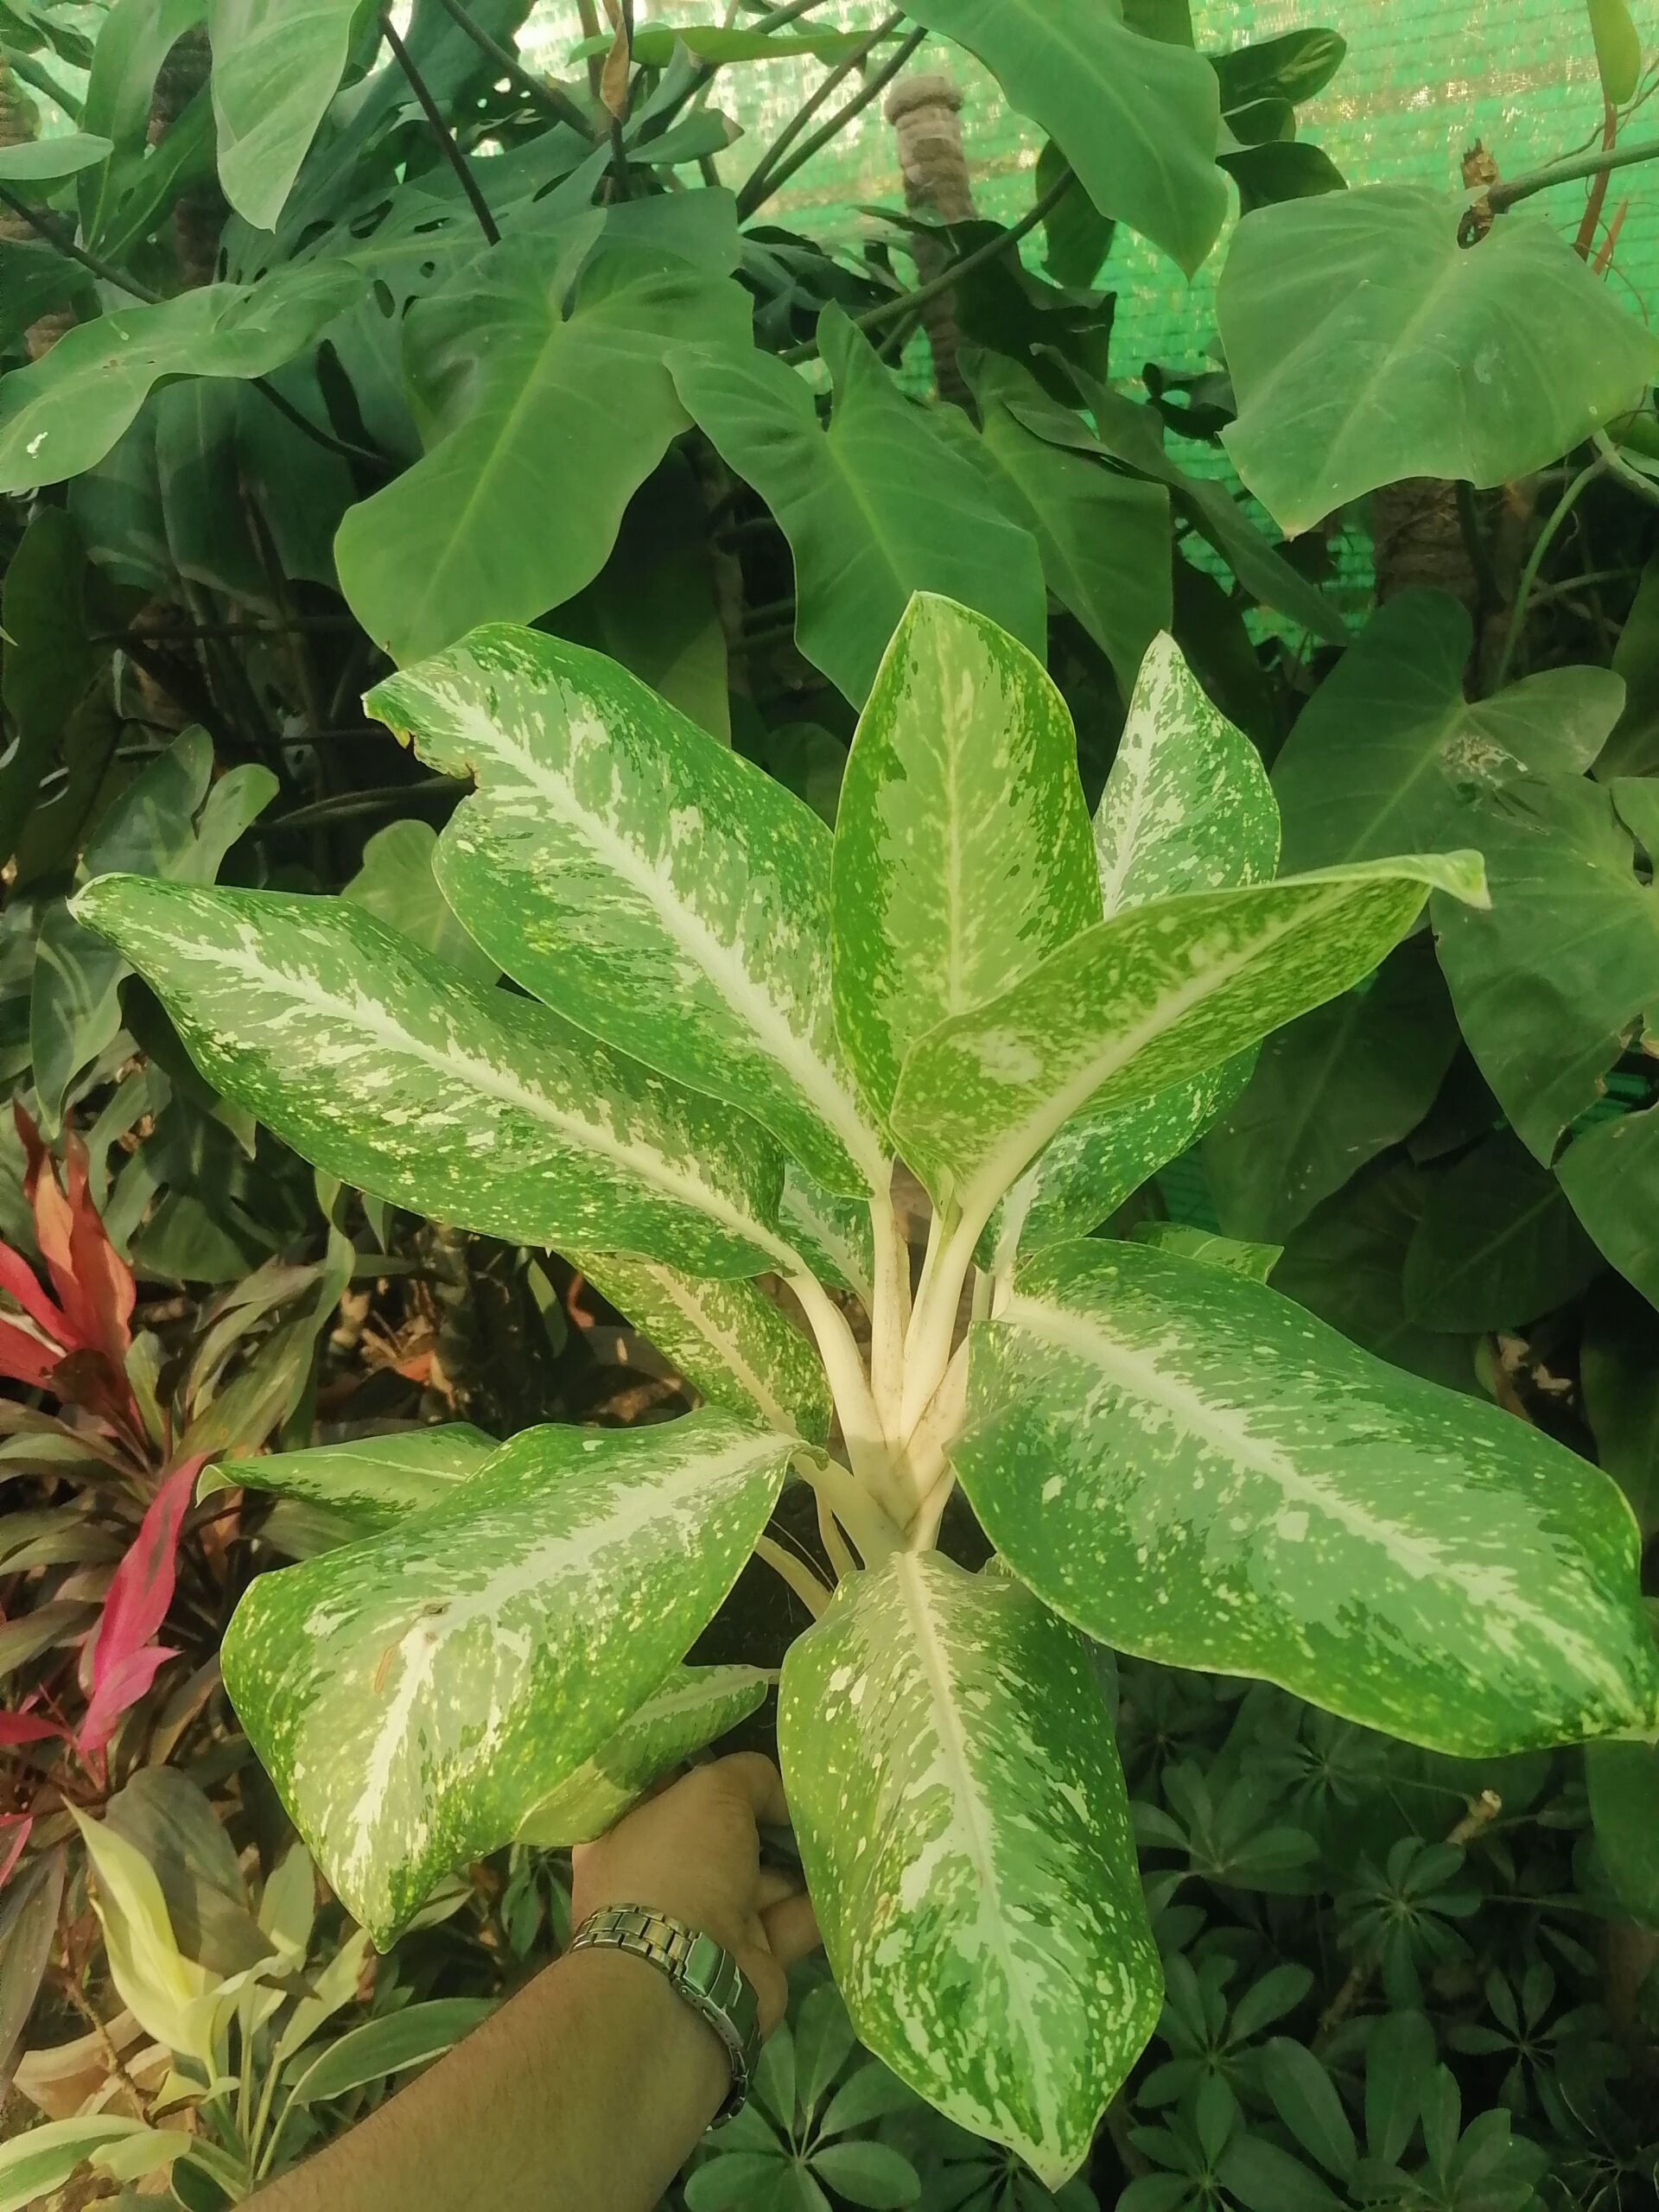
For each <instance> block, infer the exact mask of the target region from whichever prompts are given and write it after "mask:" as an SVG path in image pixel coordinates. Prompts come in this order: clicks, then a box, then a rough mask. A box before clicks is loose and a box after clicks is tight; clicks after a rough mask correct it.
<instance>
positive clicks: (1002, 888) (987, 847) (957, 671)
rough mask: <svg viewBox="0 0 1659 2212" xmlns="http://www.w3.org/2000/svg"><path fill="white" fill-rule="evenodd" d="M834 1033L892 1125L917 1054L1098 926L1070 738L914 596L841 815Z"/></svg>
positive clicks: (983, 627)
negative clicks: (910, 1055) (934, 1033)
mask: <svg viewBox="0 0 1659 2212" xmlns="http://www.w3.org/2000/svg"><path fill="white" fill-rule="evenodd" d="M833 882H834V930H835V940H834V954H833V961H832V969H833V974H834V980H835V1007H836V1029H837V1031H838V1033H839V1034H840V1037H841V1041H842V1046H844V1047H845V1050H846V1053H847V1057H848V1058H849V1060H850V1061H851V1063H852V1065H853V1069H854V1071H855V1074H856V1076H857V1077H858V1080H859V1084H860V1085H861V1089H862V1090H863V1093H864V1096H865V1097H866V1099H867V1100H868V1102H869V1103H870V1105H871V1107H872V1109H874V1112H875V1113H877V1114H878V1115H880V1116H883V1117H885V1116H886V1114H887V1109H888V1108H889V1107H890V1106H891V1104H892V1103H893V1091H894V1090H895V1089H896V1088H897V1086H898V1082H899V1069H900V1068H901V1067H902V1065H904V1059H905V1055H906V1052H908V1051H909V1050H910V1047H911V1046H912V1045H913V1044H914V1043H915V1042H916V1041H917V1039H918V1038H919V1037H922V1036H923V1035H925V1033H926V1032H927V1031H928V1030H930V1029H933V1028H936V1027H938V1024H939V1023H940V1022H941V1021H944V1020H949V1018H950V1015H952V1014H965V1013H967V1012H968V1011H969V1008H970V1007H976V1006H982V1005H983V1004H984V1003H985V1001H987V1000H988V999H994V998H996V997H997V996H999V995H1001V993H1002V992H1003V991H1006V990H1007V989H1008V988H1010V987H1011V986H1012V985H1013V984H1014V983H1016V982H1018V981H1019V979H1020V976H1023V975H1024V974H1025V973H1026V972H1027V969H1031V968H1034V967H1035V966H1036V964H1037V963H1038V962H1039V960H1041V959H1043V958H1045V957H1046V956H1047V955H1048V954H1049V953H1051V952H1054V951H1057V950H1058V949H1059V947H1060V946H1061V945H1063V944H1065V942H1066V940H1067V938H1071V937H1075V936H1076V934H1077V931H1079V930H1084V929H1087V928H1088V927H1089V926H1090V924H1091V923H1093V922H1097V921H1098V920H1099V919H1100V889H1099V885H1098V882H1097V880H1096V872H1095V863H1094V857H1093V855H1092V852H1091V850H1090V842H1089V817H1088V813H1087V810H1086V809H1085V807H1084V798H1083V786H1082V785H1081V784H1080V783H1079V782H1078V780H1077V733H1076V731H1075V730H1074V729H1073V728H1072V727H1071V715H1070V713H1069V712H1068V711H1067V709H1066V704H1065V700H1064V699H1062V698H1061V696H1060V695H1059V693H1058V690H1056V689H1055V687H1054V684H1053V683H1052V680H1051V678H1050V677H1049V675H1048V673H1047V671H1046V669H1045V668H1044V667H1043V665H1042V663H1041V662H1040V661H1039V660H1038V659H1037V658H1035V657H1034V656H1033V654H1032V653H1030V652H1027V649H1026V647H1025V646H1024V645H1021V644H1020V641H1019V639H1017V638H1012V637H1010V636H1009V635H1008V633H1007V631H1006V630H1001V629H999V628H998V627H997V626H996V624H995V622H992V621H990V620H988V619H987V618H986V617H985V616H984V615H982V614H976V613H974V612H973V611H972V610H971V609H970V608H969V607H959V606H957V603H956V602H955V601H953V600H949V599H941V598H939V597H938V596H937V595H935V594H932V593H931V592H918V594H916V596H915V597H914V598H913V599H912V601H911V602H910V605H909V606H908V607H907V608H906V611H905V616H904V620H902V621H901V622H900V623H899V627H898V629H897V630H896V631H895V632H893V639H892V642H891V643H890V644H889V645H888V647H887V652H886V653H885V654H884V655H883V656H882V660H881V665H880V668H879V669H878V670H877V671H876V677H875V683H874V686H873V687H872V689H871V691H870V696H869V698H868V702H866V704H865V708H864V711H863V713H862V714H861V715H860V717H859V722H858V730H857V734H856V735H855V737H854V739H853V747H852V751H851V753H850V754H849V757H848V761H847V772H846V774H845V775H844V777H843V778H842V785H841V803H840V805H839V808H838V810H837V811H836V840H835V868H834V876H833Z"/></svg>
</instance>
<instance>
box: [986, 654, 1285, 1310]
mask: <svg viewBox="0 0 1659 2212" xmlns="http://www.w3.org/2000/svg"><path fill="white" fill-rule="evenodd" d="M1095 852H1096V859H1097V861H1098V864H1099V869H1100V890H1101V901H1102V905H1103V908H1104V911H1105V915H1106V918H1107V919H1108V920H1109V919H1110V918H1111V917H1112V916H1113V915H1114V914H1122V913H1127V912H1128V911H1129V910H1130V909H1131V908H1133V907H1136V906H1146V905H1147V904H1148V903H1149V902H1150V901H1151V900H1153V899H1173V898H1178V897H1180V896H1182V895H1183V894H1186V893H1193V892H1198V891H1225V890H1230V889H1232V888H1233V887H1235V886H1236V885H1240V884H1248V883H1265V882H1267V881H1268V879H1269V878H1270V877H1271V875H1272V874H1273V872H1274V868H1276V867H1277V866H1278V864H1279V809H1278V805H1277V804H1276V803H1275V801H1274V795H1273V786H1272V785H1271V784H1270V783H1269V782H1268V773H1267V770H1266V769H1265V768H1264V767H1263V766H1262V757H1261V755H1260V754H1259V753H1257V751H1256V749H1255V747H1254V746H1253V745H1252V744H1251V743H1250V741H1249V738H1247V737H1246V736H1245V735H1244V734H1243V731H1242V730H1238V729H1235V728H1234V727H1233V725H1232V723H1231V722H1230V721H1228V720H1227V718H1226V716H1225V715H1224V714H1222V713H1221V711H1220V710H1219V709H1218V708H1217V707H1215V706H1214V705H1212V703H1211V701H1210V699H1209V698H1208V697H1207V696H1206V695H1205V691H1204V690H1203V688H1202V687H1201V686H1200V684H1199V683H1198V680H1197V678H1196V677H1194V676H1193V675H1192V671H1190V670H1189V669H1188V667H1187V665H1186V664H1185V661H1184V660H1183V659H1182V658H1181V653H1180V649H1179V646H1178V645H1176V643H1175V641H1174V639H1173V638H1171V637H1169V636H1168V635H1160V636H1159V637H1157V638H1154V640H1153V642H1152V644H1151V645H1150V646H1149V647H1148V648H1147V655H1146V658H1145V659H1144V660H1143V661H1142V662H1141V672H1140V675H1139V676H1138V677H1137V678H1136V680H1135V691H1134V694H1133V696H1131V698H1130V701H1129V710H1128V717H1127V719H1126V720H1125V721H1124V725H1123V734H1122V737H1121V738H1120V739H1119V741H1118V747H1117V755H1116V759H1115V760H1114V761H1113V763H1112V769H1111V773H1110V775H1109V776H1108V778H1107V779H1106V788H1105V790H1104V791H1103V793H1102V794H1101V800H1100V805H1099V807H1098V808H1097V809H1096V814H1095ZM1252 1065H1253V1061H1252V1058H1251V1057H1250V1056H1249V1054H1240V1055H1239V1056H1238V1057H1237V1058H1235V1059H1231V1060H1229V1061H1227V1062H1225V1063H1224V1065H1221V1066H1218V1067H1208V1068H1203V1069H1200V1070H1199V1071H1198V1073H1197V1074H1196V1075H1191V1076H1187V1077H1184V1078H1183V1079H1182V1080H1181V1081H1180V1082H1179V1083H1176V1084H1171V1085H1170V1086H1169V1087H1168V1088H1167V1089H1166V1090H1160V1091H1158V1092H1157V1093H1156V1094H1155V1095H1154V1096H1152V1097H1150V1098H1143V1099H1141V1101H1140V1102H1139V1103H1137V1104H1135V1105H1133V1106H1128V1107H1117V1108H1109V1109H1107V1110H1106V1111H1105V1112H1104V1113H1101V1112H1097V1111H1096V1110H1094V1109H1089V1110H1086V1111H1084V1113H1081V1114H1078V1115H1076V1116H1073V1118H1072V1119H1071V1121H1070V1122H1067V1123H1066V1125H1065V1128H1062V1129H1061V1131H1060V1132H1059V1134H1058V1136H1056V1137H1055V1138H1054V1139H1053V1140H1052V1142H1051V1143H1050V1144H1049V1145H1048V1146H1047V1147H1046V1149H1045V1150H1044V1151H1043V1152H1042V1153H1040V1154H1039V1155H1038V1157H1037V1158H1036V1159H1035V1160H1033V1162H1032V1164H1031V1166H1029V1167H1028V1168H1027V1170H1026V1171H1025V1173H1023V1174H1022V1175H1021V1176H1020V1180H1019V1182H1018V1183H1017V1184H1016V1185H1014V1188H1013V1189H1012V1190H1011V1191H1010V1192H1008V1194H1007V1198H1004V1199H1003V1201H1002V1203H1001V1205H999V1207H998V1208H997V1211H996V1212H995V1215H994V1216H993V1217H992V1219H991V1222H990V1224H989V1226H988V1228H987V1230H986V1232H985V1235H984V1236H983V1237H982V1239H981V1242H980V1249H979V1255H978V1257H979V1262H980V1265H981V1266H982V1267H986V1268H993V1269H994V1270H995V1271H996V1272H997V1273H999V1274H1001V1273H1002V1272H1004V1271H1006V1269H1007V1268H1008V1267H1009V1266H1010V1265H1011V1264H1012V1262H1013V1259H1014V1254H1015V1252H1016V1251H1019V1250H1022V1249H1023V1250H1025V1251H1028V1252H1029V1251H1035V1250H1037V1249H1039V1248H1040V1247H1041V1246H1043V1245H1045V1244H1056V1243H1062V1242H1063V1241H1064V1240H1065V1238H1067V1237H1069V1236H1086V1235H1087V1234H1088V1232H1089V1230H1091V1229H1093V1228H1095V1227H1096V1224H1099V1223H1100V1222H1103V1221H1104V1220H1105V1219H1106V1217H1107V1216H1108V1215H1109V1214H1110V1213H1112V1212H1114V1211H1116V1208H1117V1207H1118V1206H1120V1205H1122V1203H1123V1201H1124V1199H1125V1198H1128V1196H1129V1195H1130V1193H1131V1192H1134V1191H1136V1190H1138V1189H1139V1188H1140V1186H1141V1184H1142V1183H1144V1182H1145V1181H1146V1179H1147V1176H1149V1175H1153V1174H1155V1173H1157V1171H1158V1170H1159V1168H1160V1167H1162V1166H1166V1165H1167V1163H1168V1162H1169V1161H1170V1160H1173V1159H1174V1158H1175V1157H1176V1155H1177V1154H1179V1153H1182V1152H1185V1150H1186V1148H1187V1147H1188V1146H1189V1145H1190V1144H1192V1143H1194V1142H1195V1141H1197V1140H1198V1138H1199V1137H1200V1136H1202V1135H1203V1134H1204V1132H1205V1129H1206V1128H1208V1127H1209V1126H1210V1124H1211V1122H1213V1121H1214V1120H1215V1118H1216V1116H1217V1115H1218V1114H1221V1113H1223V1112H1224V1111H1225V1109H1227V1108H1228V1107H1229V1106H1230V1105H1231V1104H1232V1103H1233V1101H1234V1100H1235V1099H1236V1098H1237V1097H1238V1096H1239V1095H1240V1093H1241V1092H1242V1091H1243V1088H1244V1086H1245V1084H1247V1083H1248V1082H1249V1078H1250V1071H1251V1067H1252Z"/></svg>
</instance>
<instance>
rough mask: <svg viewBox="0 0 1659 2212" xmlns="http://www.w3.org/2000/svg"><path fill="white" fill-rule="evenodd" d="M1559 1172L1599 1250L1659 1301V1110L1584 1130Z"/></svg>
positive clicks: (1653, 1301)
mask: <svg viewBox="0 0 1659 2212" xmlns="http://www.w3.org/2000/svg"><path fill="white" fill-rule="evenodd" d="M1649 1019H1650V1020H1651V1017H1649ZM1555 1172H1556V1174H1557V1176H1558V1177H1559V1179H1560V1185H1561V1188H1562V1189H1563V1190H1564V1191H1565V1192H1566V1193H1567V1198H1568V1199H1569V1200H1570V1201H1571V1203H1572V1206H1573V1211H1574V1213H1576V1214H1577V1216H1578V1217H1579V1219H1580V1221H1581V1222H1582V1223H1583V1224H1584V1226H1585V1227H1586V1229H1587V1230H1589V1232H1590V1234H1591V1236H1593V1237H1594V1238H1595V1240H1596V1243H1597V1244H1598V1245H1599V1247H1600V1248H1601V1250H1602V1251H1603V1252H1604V1253H1605V1255H1606V1256H1607V1257H1608V1259H1610V1260H1611V1262H1612V1263H1613V1265H1614V1266H1615V1267H1616V1268H1618V1271H1619V1273H1620V1274H1622V1275H1623V1276H1624V1278H1625V1279H1626V1281H1630V1282H1633V1283H1634V1284H1635V1285H1636V1287H1637V1289H1638V1290H1639V1291H1641V1292H1642V1293H1643V1295H1644V1296H1645V1297H1646V1298H1647V1300H1649V1303H1650V1304H1653V1305H1659V1108H1656V1107H1649V1109H1648V1110H1647V1111H1646V1112H1645V1113H1643V1114H1621V1115H1620V1116H1618V1118H1617V1120H1613V1121H1605V1122H1597V1123H1596V1124H1595V1125H1594V1126H1593V1127H1592V1128H1588V1129H1586V1130H1584V1131H1582V1132H1581V1133H1580V1135H1578V1136H1576V1137H1575V1138H1574V1139H1573V1142H1572V1143H1571V1144H1570V1145H1569V1146H1568V1147H1567V1150H1566V1152H1565V1153H1563V1154H1562V1155H1561V1158H1560V1161H1559V1162H1558V1164H1557V1166H1556V1171H1555Z"/></svg>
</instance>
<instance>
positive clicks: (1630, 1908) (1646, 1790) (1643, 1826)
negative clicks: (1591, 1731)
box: [1584, 1744, 1659, 1928]
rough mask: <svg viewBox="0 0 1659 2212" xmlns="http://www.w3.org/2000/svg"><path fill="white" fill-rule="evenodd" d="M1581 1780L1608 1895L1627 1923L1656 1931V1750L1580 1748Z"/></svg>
mask: <svg viewBox="0 0 1659 2212" xmlns="http://www.w3.org/2000/svg"><path fill="white" fill-rule="evenodd" d="M1584 1778H1585V1781H1586V1783H1587V1785H1588V1788H1589V1793H1590V1816H1591V1819H1592V1821H1593V1822H1594V1823H1595V1831H1596V1849H1597V1850H1598V1851H1599V1853H1600V1854H1601V1862H1602V1865H1603V1866H1605V1868H1606V1870H1607V1878H1608V1880H1609V1881H1610V1882H1611V1884H1612V1885H1613V1892H1614V1895H1615V1896H1616V1897H1618V1901H1619V1903H1620V1904H1622V1905H1623V1906H1624V1910H1625V1911H1626V1912H1628V1913H1629V1914H1630V1917H1631V1918H1632V1919H1633V1920H1638V1921H1640V1922H1641V1923H1642V1924H1643V1927H1644V1928H1659V1749H1656V1748H1655V1746H1654V1745H1651V1744H1589V1745H1586V1747H1585V1753H1584Z"/></svg>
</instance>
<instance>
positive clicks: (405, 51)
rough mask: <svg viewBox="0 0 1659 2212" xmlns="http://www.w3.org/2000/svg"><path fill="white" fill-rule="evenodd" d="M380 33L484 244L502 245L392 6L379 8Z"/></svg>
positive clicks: (472, 176) (452, 133)
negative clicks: (394, 18)
mask: <svg viewBox="0 0 1659 2212" xmlns="http://www.w3.org/2000/svg"><path fill="white" fill-rule="evenodd" d="M380 32H381V35H382V37H384V38H385V41H386V44H387V45H388V46H389V47H390V48H391V53H392V58H393V60H395V61H396V62H397V67H399V68H400V69H401V70H402V71H403V73H404V76H405V77H406V78H407V79H408V80H409V89H410V92H413V93H414V95H415V98H416V101H417V102H418V103H419V105H420V111H421V113H422V114H423V116H424V117H425V118H426V119H427V122H428V124H429V126H430V127H431V131H432V136H433V137H435V139H436V140H437V142H438V148H439V150H440V152H441V153H442V156H443V158H444V159H445V161H446V162H448V164H449V166H450V168H452V169H453V170H454V173H455V177H456V181H458V182H459V184H460V186H461V190H462V191H463V192H464V193H465V194H466V195H467V205H468V206H469V207H471V208H472V211H473V213H474V215H476V216H477V218H478V227H479V229H480V231H482V232H483V233H484V242H485V244H486V245H500V243H501V233H500V232H499V229H498V228H497V227H496V220H495V218H494V216H493V214H491V213H490V205H489V202H488V200H486V199H485V197H484V194H483V193H482V192H481V191H480V189H479V183H478V179H477V178H476V177H475V176H474V175H473V171H472V165H471V163H470V162H468V161H467V156H466V155H465V154H463V153H462V152H461V148H460V146H459V145H458V144H457V143H455V137H454V132H453V131H452V130H450V128H449V126H448V124H447V123H446V122H445V121H444V119H443V115H442V111H441V110H440V108H439V106H438V104H437V102H436V101H435V99H433V97H432V94H431V92H430V91H429V89H428V86H427V83H426V79H424V78H423V76H422V74H421V73H420V71H419V70H418V69H417V68H416V67H415V64H414V61H413V60H412V59H411V58H410V51H409V48H407V47H406V46H405V45H404V41H402V39H401V38H399V37H398V35H397V25H396V24H395V23H394V22H392V20H391V9H390V8H382V10H380Z"/></svg>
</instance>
